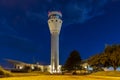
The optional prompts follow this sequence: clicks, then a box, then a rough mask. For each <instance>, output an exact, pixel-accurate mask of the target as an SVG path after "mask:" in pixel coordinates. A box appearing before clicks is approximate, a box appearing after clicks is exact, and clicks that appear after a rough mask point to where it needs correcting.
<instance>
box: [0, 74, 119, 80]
mask: <svg viewBox="0 0 120 80" xmlns="http://www.w3.org/2000/svg"><path fill="white" fill-rule="evenodd" d="M0 80H120V78H118V77H103V76H101V77H100V76H66V75H65V76H62V75H61V76H59V75H58V76H57V75H41V76H26V77H9V78H1V79H0Z"/></svg>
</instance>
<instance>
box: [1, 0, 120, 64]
mask: <svg viewBox="0 0 120 80" xmlns="http://www.w3.org/2000/svg"><path fill="white" fill-rule="evenodd" d="M49 11H61V13H62V14H63V17H62V20H63V25H62V29H61V32H60V47H59V48H60V64H64V63H65V61H66V59H67V58H68V56H69V54H70V52H71V51H73V50H77V51H79V53H80V55H81V57H82V59H87V58H89V57H90V56H92V55H94V54H96V53H100V52H102V51H103V50H104V48H105V45H106V44H109V45H111V44H120V0H0V65H3V66H5V65H6V64H5V61H4V59H6V58H7V59H13V60H19V61H23V62H26V63H35V62H39V63H40V64H50V54H51V52H50V49H51V45H50V44H51V42H50V31H49V28H48V23H47V20H48V12H49Z"/></svg>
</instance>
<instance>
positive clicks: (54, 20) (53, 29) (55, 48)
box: [48, 11, 62, 73]
mask: <svg viewBox="0 0 120 80" xmlns="http://www.w3.org/2000/svg"><path fill="white" fill-rule="evenodd" d="M48 18H49V19H48V25H49V29H50V33H51V68H50V72H51V73H60V66H59V34H60V30H61V25H62V19H61V18H62V14H61V12H58V11H52V12H49V13H48Z"/></svg>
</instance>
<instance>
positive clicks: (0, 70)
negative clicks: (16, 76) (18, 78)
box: [0, 66, 12, 77]
mask: <svg viewBox="0 0 120 80" xmlns="http://www.w3.org/2000/svg"><path fill="white" fill-rule="evenodd" d="M0 75H1V76H3V77H9V76H12V73H11V72H9V71H7V70H4V69H3V68H2V67H1V66H0Z"/></svg>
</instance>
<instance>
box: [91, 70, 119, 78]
mask: <svg viewBox="0 0 120 80" xmlns="http://www.w3.org/2000/svg"><path fill="white" fill-rule="evenodd" d="M91 75H93V76H111V77H120V71H100V72H96V73H92V74H91Z"/></svg>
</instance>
